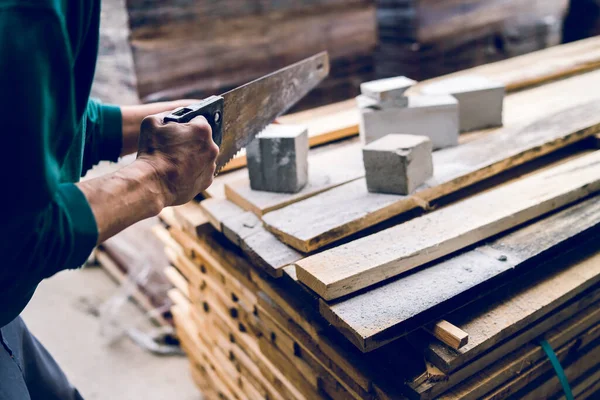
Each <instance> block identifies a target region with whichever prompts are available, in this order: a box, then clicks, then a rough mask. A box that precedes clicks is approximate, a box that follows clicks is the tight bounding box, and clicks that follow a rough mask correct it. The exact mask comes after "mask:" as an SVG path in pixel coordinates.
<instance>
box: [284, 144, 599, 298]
mask: <svg viewBox="0 0 600 400" xmlns="http://www.w3.org/2000/svg"><path fill="white" fill-rule="evenodd" d="M598 171H600V151H596V152H593V153H591V154H588V155H584V156H582V157H580V158H578V159H575V160H572V161H569V162H566V163H565V164H563V165H559V166H557V167H554V168H551V169H549V170H547V171H543V172H541V173H539V174H535V175H532V176H529V177H526V178H523V179H521V180H519V181H516V182H513V183H510V184H507V185H504V186H502V187H500V188H497V189H494V190H490V191H487V192H484V193H481V194H478V195H476V196H473V197H471V198H468V199H466V200H463V201H460V202H458V203H454V204H452V205H450V206H447V207H445V208H442V209H440V210H438V211H434V212H432V213H430V214H426V215H424V216H421V217H418V218H415V219H413V220H411V221H408V222H405V223H403V224H400V225H397V226H395V227H392V228H389V229H386V230H384V231H381V232H378V233H376V234H373V235H371V236H367V237H365V238H362V239H358V240H355V241H354V242H351V243H348V244H346V245H344V246H341V247H338V248H334V249H332V250H328V251H325V252H323V253H320V254H317V255H315V256H312V257H308V258H305V259H303V260H300V261H298V262H296V264H295V265H296V266H297V270H296V273H297V274H298V279H299V280H300V281H301V282H302V283H304V284H305V285H307V286H308V287H310V288H311V289H313V290H314V291H315V292H317V293H318V294H319V295H320V296H321V297H323V298H324V299H325V300H332V299H336V298H338V297H341V296H344V295H347V294H351V293H354V292H356V291H358V290H360V289H364V288H366V287H369V286H371V285H373V284H376V283H379V282H382V281H383V280H385V279H388V278H390V277H393V276H396V275H399V274H401V273H403V272H406V271H408V270H410V269H413V268H416V267H418V266H421V265H423V264H426V263H428V262H430V261H433V260H436V259H438V258H441V257H444V256H446V255H448V254H450V253H452V252H454V251H457V250H460V249H462V248H465V247H467V246H470V245H472V244H474V243H477V242H478V241H480V240H483V239H486V238H488V237H491V236H493V235H496V234H498V233H500V232H503V231H506V230H508V229H511V228H513V227H515V226H518V225H520V224H522V223H524V222H527V221H529V220H532V219H534V218H537V217H539V216H541V215H544V214H546V213H548V212H551V211H553V210H555V209H557V208H560V207H562V206H564V205H567V204H569V203H572V202H574V201H577V200H578V199H581V198H583V197H586V196H588V195H590V194H592V193H595V192H596V191H600V174H599V173H598ZM398 238H402V241H401V242H400V243H399V242H398Z"/></svg>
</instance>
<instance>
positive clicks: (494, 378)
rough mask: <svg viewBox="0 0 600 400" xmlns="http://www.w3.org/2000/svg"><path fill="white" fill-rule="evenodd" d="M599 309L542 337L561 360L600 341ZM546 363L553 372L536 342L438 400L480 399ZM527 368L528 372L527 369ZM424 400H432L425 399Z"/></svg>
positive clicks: (592, 310) (582, 315)
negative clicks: (539, 364) (505, 383)
mask: <svg viewBox="0 0 600 400" xmlns="http://www.w3.org/2000/svg"><path fill="white" fill-rule="evenodd" d="M599 319H600V308H598V307H597V305H595V306H592V307H590V308H589V309H588V310H587V312H583V313H581V314H578V315H576V316H574V317H573V318H571V319H570V320H568V321H565V322H564V323H562V324H560V325H558V326H556V327H555V328H554V329H552V330H551V331H550V332H548V333H546V334H545V335H544V336H543V337H544V339H546V340H547V341H548V343H549V344H550V346H552V348H553V349H555V351H556V352H557V353H558V354H557V355H559V360H560V359H563V360H564V357H565V356H566V355H567V354H568V353H569V352H573V351H577V349H579V348H585V347H586V345H588V344H590V343H593V342H594V341H595V340H596V339H598V338H599V337H600V324H598V321H599ZM540 360H543V361H544V362H545V363H547V364H546V365H547V366H548V367H550V368H551V365H550V361H549V360H548V359H547V357H546V353H545V352H544V350H543V349H542V348H541V346H540V345H539V344H538V343H537V342H536V341H534V342H532V343H529V344H527V345H525V346H524V347H523V348H522V349H521V350H520V351H518V352H514V353H512V354H510V355H509V356H507V357H504V358H503V359H501V360H499V361H498V362H497V363H495V364H494V365H492V366H491V367H490V368H487V369H486V370H485V371H482V372H480V373H478V374H475V375H473V376H472V377H471V378H470V379H468V380H466V381H465V382H463V383H462V384H460V385H458V386H456V387H455V388H453V389H452V390H450V391H448V392H446V393H444V394H443V395H441V396H438V397H437V398H440V399H457V398H465V399H478V398H481V396H483V395H484V394H486V393H487V392H489V391H490V390H492V389H494V388H496V387H498V386H499V385H501V384H503V383H504V382H506V381H508V380H509V379H511V378H513V377H516V376H518V375H521V374H523V373H524V372H525V371H524V370H527V369H528V368H527V366H528V365H533V364H536V363H537V362H539V361H540ZM524 366H525V368H524ZM424 398H429V396H425V397H424Z"/></svg>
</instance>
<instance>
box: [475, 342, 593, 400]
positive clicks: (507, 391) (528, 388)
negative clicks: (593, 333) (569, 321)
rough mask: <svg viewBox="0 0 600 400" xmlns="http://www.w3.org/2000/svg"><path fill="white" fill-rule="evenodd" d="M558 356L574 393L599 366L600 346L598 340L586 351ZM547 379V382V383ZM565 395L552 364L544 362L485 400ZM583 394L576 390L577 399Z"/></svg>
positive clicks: (567, 350) (572, 350)
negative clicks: (511, 396) (579, 384)
mask: <svg viewBox="0 0 600 400" xmlns="http://www.w3.org/2000/svg"><path fill="white" fill-rule="evenodd" d="M557 353H558V354H557V356H558V358H559V361H560V363H561V365H562V366H563V371H564V374H565V376H566V378H567V381H568V382H572V383H570V385H571V388H572V390H573V389H574V387H573V386H574V384H576V383H577V381H578V379H579V378H580V377H581V376H582V375H583V374H585V373H586V372H587V371H589V370H590V369H594V367H596V366H597V365H598V357H600V343H598V340H596V341H594V342H592V343H590V344H588V345H586V346H583V347H580V346H576V347H575V348H570V347H565V348H563V349H560V350H559V351H558V352H557ZM544 378H546V379H545V380H544ZM563 393H564V389H563V387H562V384H561V382H560V381H559V379H558V376H557V375H556V374H555V373H554V369H553V367H552V365H551V364H550V361H549V360H547V359H542V360H541V361H540V362H538V363H537V364H536V365H534V366H533V367H532V368H530V369H529V370H527V371H526V372H525V373H523V374H519V375H517V376H516V377H515V378H514V379H512V380H510V381H508V382H507V383H505V384H504V385H502V386H500V387H499V388H496V389H495V390H493V391H492V392H490V393H488V394H486V395H485V397H484V399H486V400H490V399H499V398H507V397H508V396H510V395H512V394H514V395H515V396H517V398H519V399H521V400H537V399H548V398H552V397H554V396H556V395H560V394H563ZM579 394H580V393H578V392H575V390H573V396H574V397H575V398H577V399H580V398H581V397H579V396H578V395H579ZM576 396H577V397H576Z"/></svg>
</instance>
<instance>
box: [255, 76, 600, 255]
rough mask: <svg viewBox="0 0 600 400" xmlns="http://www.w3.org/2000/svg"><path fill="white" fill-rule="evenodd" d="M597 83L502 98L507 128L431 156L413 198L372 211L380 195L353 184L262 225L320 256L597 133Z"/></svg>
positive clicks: (572, 82) (569, 83) (594, 79)
mask: <svg viewBox="0 0 600 400" xmlns="http://www.w3.org/2000/svg"><path fill="white" fill-rule="evenodd" d="M598 83H600V72H597V71H595V72H591V73H588V74H585V75H581V76H577V77H573V78H569V79H567V80H564V81H560V82H555V83H552V84H548V85H544V86H541V87H537V88H535V89H531V90H528V91H526V92H520V93H516V94H512V95H511V96H509V97H507V98H506V100H505V126H504V127H503V128H499V129H498V130H495V131H494V133H493V134H490V135H487V136H485V137H482V138H480V139H476V140H473V141H471V142H469V143H466V144H464V145H459V146H457V147H454V148H449V149H444V150H441V151H437V152H434V155H433V158H434V160H433V163H434V176H433V178H431V179H430V180H429V181H428V182H427V183H426V184H425V185H423V186H422V187H421V188H420V189H418V190H417V192H416V193H415V194H413V195H411V196H396V200H395V201H388V202H384V203H383V204H382V205H381V206H380V207H373V206H372V204H373V202H374V201H376V199H377V198H379V197H380V195H379V194H377V193H376V194H373V195H372V196H371V194H370V193H368V192H367V190H366V185H365V184H364V180H357V181H354V182H351V183H348V184H346V185H342V186H339V187H337V188H334V189H331V190H329V191H327V192H324V193H321V194H319V195H316V196H313V197H311V198H308V199H306V200H303V201H299V202H297V203H294V204H292V205H289V206H287V207H284V208H282V209H279V210H277V211H273V212H271V213H267V214H265V215H264V217H263V221H264V222H265V225H266V227H267V229H269V230H270V231H271V232H273V233H275V234H276V235H277V236H278V237H279V238H280V239H281V240H282V241H284V242H285V243H287V244H289V245H291V246H292V247H294V248H296V249H298V250H300V251H303V252H310V251H314V250H316V249H319V248H321V247H323V246H325V245H327V244H329V243H332V242H335V241H337V240H339V239H341V238H344V237H346V236H349V235H351V234H353V233H356V232H358V231H360V230H362V229H365V228H367V227H370V226H373V225H375V224H377V223H379V222H381V221H384V220H385V219H388V218H390V217H392V216H394V215H397V214H398V213H400V212H404V211H405V210H406V209H407V208H408V209H409V208H413V207H414V204H417V203H419V202H420V203H422V201H421V200H425V201H426V202H430V201H432V200H435V199H438V198H440V197H442V196H444V195H446V194H449V193H452V192H455V191H457V190H459V189H461V188H464V187H466V186H469V185H472V184H474V183H476V182H479V181H481V180H483V179H485V178H489V177H491V176H494V175H497V174H499V173H501V172H503V171H505V170H507V169H510V168H512V167H515V166H517V165H520V164H523V163H525V162H527V161H530V160H532V159H535V158H538V157H541V156H542V155H545V154H547V153H550V152H552V151H555V150H557V149H559V148H562V147H564V146H566V145H568V144H571V143H573V142H576V141H578V140H581V139H583V138H585V137H588V136H591V135H593V134H595V133H597V132H598V131H599V130H600V117H598V116H597V115H596V113H595V110H596V109H597V108H598V107H599V105H600V94H592V93H590V91H589V90H588V89H589V85H596V84H598ZM565 93H569V94H568V95H565ZM361 184H362V185H363V187H362V188H361V187H360V185H361ZM361 189H362V190H361ZM314 210H319V211H318V212H316V213H315V212H314ZM365 210H366V211H365Z"/></svg>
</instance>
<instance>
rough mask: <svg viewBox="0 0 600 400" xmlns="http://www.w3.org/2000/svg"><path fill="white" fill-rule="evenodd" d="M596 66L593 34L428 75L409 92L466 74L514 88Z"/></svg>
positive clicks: (599, 62)
mask: <svg viewBox="0 0 600 400" xmlns="http://www.w3.org/2000/svg"><path fill="white" fill-rule="evenodd" d="M598 68H600V39H599V38H598V37H593V38H588V39H584V40H580V41H577V42H573V43H569V44H562V45H559V46H553V47H549V48H547V49H544V50H539V51H535V52H533V53H529V54H524V55H522V56H518V57H512V58H509V59H506V60H502V61H498V62H494V63H490V64H485V65H480V66H478V67H475V68H470V69H467V70H463V71H458V72H455V73H452V74H448V75H444V76H441V77H438V78H433V79H428V80H426V81H423V82H421V83H419V84H417V85H415V86H414V88H412V89H411V90H410V91H409V93H410V92H413V93H416V92H419V90H420V88H421V87H422V86H423V85H425V84H429V83H431V82H435V81H437V80H441V79H445V78H449V77H456V76H461V75H467V74H468V75H478V76H483V77H486V78H489V79H493V80H495V81H498V82H501V83H503V84H504V85H505V86H506V90H507V92H514V91H517V90H523V89H525V88H528V87H531V86H536V85H539V84H542V83H546V82H549V81H552V80H556V79H561V78H566V77H569V76H572V75H576V74H581V73H585V72H589V71H592V70H594V69H598Z"/></svg>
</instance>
